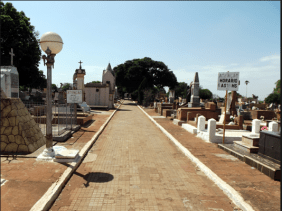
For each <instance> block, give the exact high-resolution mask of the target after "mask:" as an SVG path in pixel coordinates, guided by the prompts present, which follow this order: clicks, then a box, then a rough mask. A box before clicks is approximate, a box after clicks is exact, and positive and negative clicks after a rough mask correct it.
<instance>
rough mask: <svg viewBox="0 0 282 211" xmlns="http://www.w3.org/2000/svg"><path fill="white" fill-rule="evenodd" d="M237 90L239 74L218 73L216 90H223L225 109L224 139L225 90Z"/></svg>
mask: <svg viewBox="0 0 282 211" xmlns="http://www.w3.org/2000/svg"><path fill="white" fill-rule="evenodd" d="M238 88H239V72H229V71H227V72H219V73H218V80H217V90H225V91H226V94H225V108H224V121H223V138H222V144H224V138H225V121H226V104H227V90H229V91H238Z"/></svg>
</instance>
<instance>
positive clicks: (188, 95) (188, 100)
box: [186, 82, 192, 103]
mask: <svg viewBox="0 0 282 211" xmlns="http://www.w3.org/2000/svg"><path fill="white" fill-rule="evenodd" d="M191 85H192V82H191V83H190V86H189V85H188V86H187V95H186V103H188V102H190V99H191Z"/></svg>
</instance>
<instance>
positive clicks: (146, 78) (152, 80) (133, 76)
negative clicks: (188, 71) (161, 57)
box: [113, 57, 177, 99]
mask: <svg viewBox="0 0 282 211" xmlns="http://www.w3.org/2000/svg"><path fill="white" fill-rule="evenodd" d="M113 70H114V72H115V75H116V85H117V87H118V91H119V92H120V93H121V94H123V93H126V92H128V93H132V94H133V95H131V96H132V97H133V98H135V99H136V97H137V95H140V92H143V90H148V89H154V87H157V88H158V89H160V88H163V87H164V86H168V87H170V88H174V87H175V86H176V85H177V79H176V77H175V75H174V73H173V72H172V71H170V70H169V69H168V67H167V66H166V65H165V64H164V63H163V62H160V61H154V60H152V59H151V58H148V57H145V58H143V59H133V60H129V61H126V62H125V63H124V64H120V65H118V66H116V67H114V69H113ZM138 93H139V94H138Z"/></svg>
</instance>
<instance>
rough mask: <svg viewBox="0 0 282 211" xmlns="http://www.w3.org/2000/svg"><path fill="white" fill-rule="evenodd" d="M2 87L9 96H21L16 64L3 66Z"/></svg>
mask: <svg viewBox="0 0 282 211" xmlns="http://www.w3.org/2000/svg"><path fill="white" fill-rule="evenodd" d="M1 88H2V90H3V91H4V92H5V94H6V95H7V97H12V98H19V73H18V71H17V68H16V67H14V66H1Z"/></svg>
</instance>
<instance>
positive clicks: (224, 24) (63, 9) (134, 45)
mask: <svg viewBox="0 0 282 211" xmlns="http://www.w3.org/2000/svg"><path fill="white" fill-rule="evenodd" d="M6 2H11V1H4V3H6ZM11 3H12V4H13V6H14V7H15V8H16V9H17V10H18V11H23V12H24V13H25V15H26V16H27V17H29V18H30V22H31V24H32V25H33V26H35V30H36V31H38V32H39V38H40V37H41V36H42V35H43V34H44V33H45V32H49V31H51V32H55V33H57V34H59V35H60V36H61V38H62V40H63V43H64V44H63V49H62V51H61V52H60V53H59V54H57V55H56V57H55V65H54V69H53V70H52V83H54V84H56V85H57V86H59V85H60V83H72V80H73V74H74V72H75V70H76V69H78V68H79V63H78V62H79V61H82V62H83V63H82V68H83V69H85V71H86V75H85V78H84V81H85V83H88V82H91V81H97V80H100V81H101V80H102V72H103V70H104V69H106V67H107V65H108V63H109V62H110V64H111V66H112V68H114V67H115V66H117V65H119V64H122V63H124V62H125V61H128V60H132V59H138V58H144V57H150V58H151V59H153V60H155V61H162V62H164V63H165V64H166V65H167V66H168V68H169V69H170V70H172V71H173V73H174V74H175V76H176V77H177V81H178V82H186V83H188V84H190V82H191V81H193V79H194V76H195V72H198V75H199V80H200V86H202V87H203V88H204V89H209V90H210V91H211V92H212V93H213V94H216V95H218V96H220V97H224V95H225V91H222V90H217V79H218V73H219V72H227V71H229V72H239V80H240V86H239V90H238V93H240V94H241V95H243V96H246V95H247V97H250V96H251V95H252V94H254V95H257V96H259V100H264V98H266V97H267V96H268V95H269V94H270V93H272V91H273V88H275V82H276V81H277V80H279V79H280V78H281V77H280V72H281V71H280V57H281V47H280V46H281V44H280V31H281V30H280V25H281V23H280V2H279V1H246V2H245V1H134V2H132V1H117V2H115V1H105V2H101V1H12V2H11ZM42 53H43V52H42ZM44 54H45V53H44ZM39 69H40V70H43V71H44V74H45V75H47V67H46V66H44V65H43V61H42V60H41V63H40V65H39ZM246 80H248V81H249V84H248V85H246V84H245V81H246Z"/></svg>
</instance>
